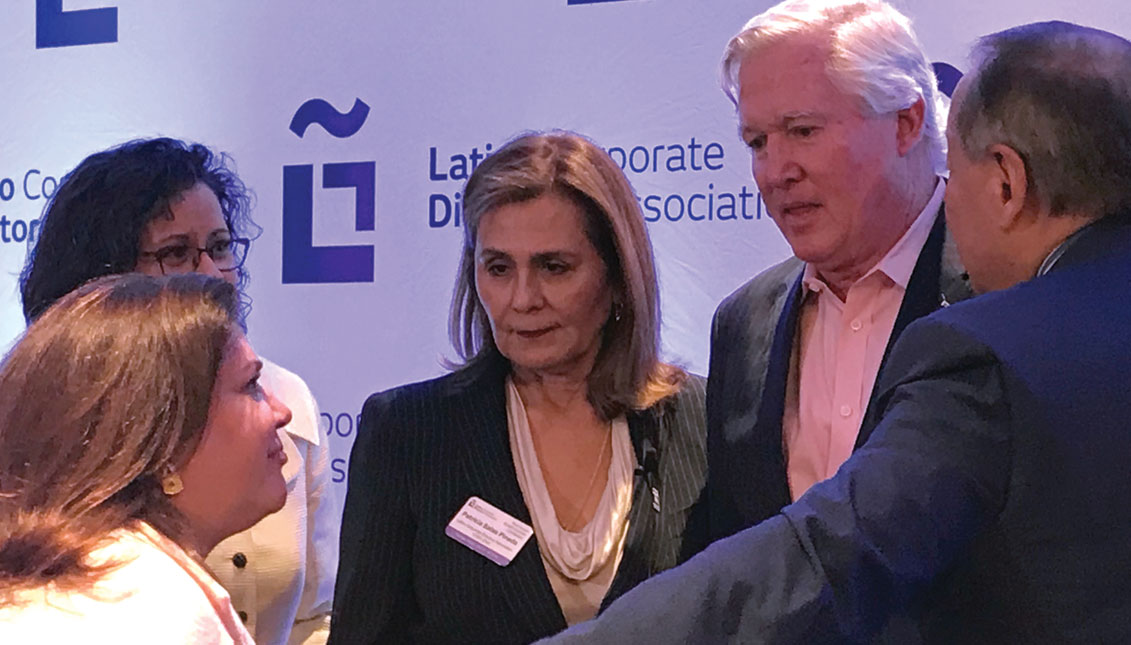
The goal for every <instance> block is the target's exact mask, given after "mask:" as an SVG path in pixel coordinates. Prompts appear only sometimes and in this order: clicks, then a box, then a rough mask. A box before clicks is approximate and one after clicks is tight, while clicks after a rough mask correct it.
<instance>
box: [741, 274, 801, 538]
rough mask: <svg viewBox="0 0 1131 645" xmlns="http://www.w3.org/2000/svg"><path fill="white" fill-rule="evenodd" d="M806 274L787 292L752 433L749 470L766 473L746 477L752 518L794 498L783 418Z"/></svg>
mask: <svg viewBox="0 0 1131 645" xmlns="http://www.w3.org/2000/svg"><path fill="white" fill-rule="evenodd" d="M802 275H804V274H803V273H799V274H798V275H797V278H796V279H795V280H794V282H793V285H792V286H791V287H790V289H789V291H788V292H787V293H786V295H785V302H784V303H783V306H782V312H781V316H779V317H778V322H777V326H776V327H775V328H774V339H773V344H772V345H771V346H770V355H769V358H768V359H767V362H766V380H765V385H764V386H763V388H762V397H761V401H760V403H759V406H758V417H757V420H756V421H755V422H754V430H753V432H752V433H751V435H750V440H751V442H752V444H753V445H752V448H753V449H754V451H755V454H754V455H753V457H754V459H753V460H751V461H750V462H749V463H750V470H749V471H748V472H756V473H764V474H765V476H764V477H761V478H759V479H758V480H757V481H755V480H754V478H750V477H746V478H744V480H745V481H746V482H747V487H748V489H747V491H746V493H747V495H748V497H749V499H750V500H751V503H752V504H753V506H754V508H753V509H752V510H753V513H752V515H748V517H752V518H754V519H755V521H758V522H760V521H762V520H764V519H766V518H768V517H771V516H773V515H775V514H776V513H777V512H778V511H780V510H781V509H782V507H784V506H786V505H788V504H789V503H790V501H791V500H790V493H789V479H788V475H787V473H786V467H785V451H784V443H783V440H782V417H783V416H784V414H785V392H786V387H787V385H788V379H789V366H790V362H791V359H792V356H793V343H794V337H795V336H796V334H797V322H798V320H797V317H798V312H799V311H800V310H801V306H800V305H801V293H802V289H801V279H802Z"/></svg>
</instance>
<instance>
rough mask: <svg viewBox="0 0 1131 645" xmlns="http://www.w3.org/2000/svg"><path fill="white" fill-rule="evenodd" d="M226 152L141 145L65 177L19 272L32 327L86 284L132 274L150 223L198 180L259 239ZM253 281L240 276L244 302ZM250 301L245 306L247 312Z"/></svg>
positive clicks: (172, 142) (227, 215)
mask: <svg viewBox="0 0 1131 645" xmlns="http://www.w3.org/2000/svg"><path fill="white" fill-rule="evenodd" d="M230 166H231V159H230V158H229V157H228V156H227V155H226V154H222V153H221V154H216V153H214V152H212V151H211V150H209V149H208V148H207V147H205V146H203V145H201V144H198V143H193V144H189V143H185V142H184V141H179V140H177V139H168V138H159V139H137V140H135V141H129V142H127V143H123V144H121V145H119V146H116V147H113V148H110V149H109V150H104V151H102V152H97V153H95V154H92V155H90V156H89V157H87V158H86V159H83V160H82V162H81V163H80V164H79V165H78V166H77V167H75V169H74V170H72V171H71V172H69V173H67V175H66V176H65V177H63V179H62V181H61V182H60V184H59V188H58V189H57V190H56V191H55V194H54V195H53V196H52V197H51V199H50V201H48V202H47V205H46V206H45V207H44V211H43V219H42V224H41V226H40V229H39V239H38V241H37V242H36V244H35V246H34V248H32V249H31V252H30V254H29V256H28V260H27V264H26V265H25V266H24V269H23V272H22V273H21V274H20V295H21V297H22V299H23V307H24V317H25V318H26V319H27V320H28V321H29V322H30V321H32V320H34V319H35V318H36V317H38V316H39V314H41V313H43V311H44V310H46V309H47V308H48V307H49V306H51V303H53V302H55V301H56V300H58V299H59V298H61V297H63V295H64V294H66V293H69V292H70V291H71V290H73V289H74V288H75V287H77V286H79V285H80V284H82V283H84V282H86V281H88V280H92V279H94V278H97V277H101V276H104V275H111V274H115V273H125V272H128V271H133V270H134V267H136V266H137V261H138V254H139V252H140V250H141V236H142V232H143V231H144V229H145V227H146V225H148V224H149V223H150V222H151V221H153V220H155V219H157V218H158V217H166V218H168V217H170V216H171V214H170V211H169V205H170V202H172V201H173V200H175V199H176V198H177V197H179V196H180V195H181V194H182V193H184V192H185V191H187V190H189V189H191V188H192V187H193V186H195V185H196V184H197V183H198V182H203V183H204V184H206V185H207V186H208V187H209V188H211V189H212V192H213V193H215V194H216V199H217V200H218V201H219V202H220V210H221V211H222V212H223V213H224V223H225V224H227V226H228V230H230V231H231V232H232V235H234V236H236V237H247V238H253V237H256V236H257V235H258V233H259V227H258V226H256V225H255V223H254V222H252V221H251V216H250V210H251V195H250V193H249V191H248V190H247V188H246V187H245V186H244V184H243V182H241V181H240V179H239V177H237V176H236V174H235V172H234V171H233V170H232V169H231V167H230ZM247 279H248V275H247V272H246V271H245V270H244V269H242V268H241V269H240V270H239V275H238V280H237V284H238V286H239V293H240V297H241V298H246V296H244V293H245V291H246V290H245V289H244V287H245V286H246V284H247ZM248 303H249V301H247V300H246V299H245V300H244V304H243V305H242V308H243V309H244V310H246V309H247V308H248Z"/></svg>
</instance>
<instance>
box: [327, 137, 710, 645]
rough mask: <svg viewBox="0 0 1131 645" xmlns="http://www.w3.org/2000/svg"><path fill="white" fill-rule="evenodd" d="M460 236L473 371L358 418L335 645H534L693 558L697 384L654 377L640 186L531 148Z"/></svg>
mask: <svg viewBox="0 0 1131 645" xmlns="http://www.w3.org/2000/svg"><path fill="white" fill-rule="evenodd" d="M464 217H465V220H464V239H463V249H462V254H461V259H460V264H459V271H458V275H457V278H456V285H455V290H454V293H453V297H452V305H451V319H450V323H449V333H450V335H451V340H452V344H453V345H454V347H455V350H456V352H457V353H458V355H459V357H460V358H461V359H462V364H461V365H459V367H458V369H456V370H455V371H454V372H453V373H451V374H448V375H446V376H443V377H440V378H438V379H435V380H431V381H426V382H423V383H417V384H413V385H407V386H404V387H400V388H397V389H394V390H391V391H388V392H383V393H380V394H375V395H373V396H371V397H370V398H369V400H368V401H367V402H366V404H365V407H364V409H363V411H362V415H361V423H360V425H359V432H358V436H357V440H356V443H355V444H354V448H353V453H352V457H351V464H350V474H349V490H348V493H347V497H346V509H345V516H344V519H343V524H342V552H341V566H340V569H339V572H338V587H337V591H336V594H335V603H334V628H333V631H332V632H331V636H330V639H331V642H332V643H340V644H343V645H344V644H351V645H352V644H356V643H386V642H420V643H455V642H465V643H487V642H491V643H528V642H531V641H533V640H537V639H538V638H540V637H543V636H547V635H550V634H553V633H555V632H557V631H559V630H561V629H564V628H565V627H566V626H567V625H572V624H574V623H577V622H580V621H583V620H587V619H589V618H592V617H593V616H594V615H596V614H597V612H598V611H600V609H601V608H602V607H603V606H605V605H607V604H608V603H609V602H611V601H612V600H613V599H615V598H616V597H618V596H620V595H621V594H623V593H624V592H626V591H628V590H629V589H631V588H632V587H634V586H635V585H636V584H638V583H640V582H641V581H643V580H644V579H646V578H647V577H649V576H651V575H653V574H655V573H657V572H659V571H663V570H664V569H667V568H670V567H673V566H675V565H676V564H678V563H679V562H681V561H682V559H683V558H684V554H683V548H682V547H683V536H684V534H685V531H687V530H688V519H689V515H690V509H691V507H692V504H693V503H694V502H695V501H696V499H697V498H698V496H699V494H700V492H701V489H702V486H703V483H704V479H705V471H706V458H705V447H704V441H705V416H704V414H705V413H704V394H703V391H704V383H703V379H702V378H701V377H696V376H691V375H688V374H687V373H686V372H684V371H683V370H681V369H679V368H677V367H674V366H672V365H668V364H665V363H663V362H661V361H660V359H659V356H658V353H659V325H660V312H659V296H658V288H657V284H656V275H655V267H654V262H653V257H652V248H651V244H650V242H649V240H648V235H647V232H646V229H645V225H644V220H643V218H642V217H641V214H640V208H639V205H638V204H637V201H636V198H635V196H634V193H633V190H632V187H631V186H630V185H629V183H628V180H627V179H626V178H625V177H624V174H623V173H622V172H621V171H620V169H619V168H618V167H617V166H616V164H615V163H614V162H613V161H612V160H611V159H610V158H609V156H608V155H607V154H606V153H605V152H604V151H603V150H601V149H600V148H598V147H597V146H595V145H594V144H593V143H591V142H590V141H588V140H587V139H585V138H583V137H580V136H578V135H575V134H571V133H550V134H531V135H526V136H522V137H519V138H518V139H515V140H514V141H511V142H510V143H508V144H507V145H506V146H505V147H503V148H501V149H499V150H498V151H497V152H495V153H494V154H493V155H492V156H490V157H488V158H487V159H486V160H485V161H483V163H482V164H480V165H479V166H478V168H476V170H475V171H474V172H473V173H472V175H471V177H470V178H469V179H468V182H467V186H466V188H465V190H464Z"/></svg>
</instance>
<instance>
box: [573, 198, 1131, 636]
mask: <svg viewBox="0 0 1131 645" xmlns="http://www.w3.org/2000/svg"><path fill="white" fill-rule="evenodd" d="M1128 215H1129V216H1128V217H1123V218H1122V219H1110V220H1108V221H1101V222H1100V223H1098V224H1095V225H1093V226H1091V227H1089V228H1088V229H1086V230H1085V232H1084V233H1083V234H1082V235H1081V236H1079V237H1078V238H1076V239H1075V241H1074V242H1073V243H1072V244H1071V245H1070V246H1069V247H1068V249H1067V251H1066V252H1065V254H1064V255H1063V256H1062V257H1061V258H1060V260H1059V261H1058V262H1057V264H1056V265H1055V266H1054V268H1053V270H1052V271H1051V272H1050V273H1048V274H1047V275H1044V276H1041V277H1037V278H1035V279H1032V280H1030V281H1028V282H1026V283H1023V284H1021V285H1018V286H1016V287H1014V288H1011V289H1008V290H1005V291H1001V292H996V293H992V294H987V295H984V296H980V297H978V298H973V299H971V300H968V301H966V302H964V303H960V304H957V305H955V306H952V307H949V308H947V309H944V310H941V311H939V312H937V313H935V314H933V315H931V316H928V317H926V318H924V319H922V320H920V321H917V322H915V323H913V324H911V325H910V326H909V327H908V328H907V329H906V330H905V331H904V333H903V335H902V336H901V338H900V340H899V342H898V343H897V345H896V347H895V348H894V350H893V352H892V356H891V359H890V363H889V366H888V368H887V371H886V372H885V375H884V377H883V378H882V380H881V384H880V387H881V394H880V398H879V400H878V406H879V408H880V409H881V410H882V416H881V418H880V419H879V421H878V425H877V426H876V427H875V429H874V430H873V431H872V432H871V436H870V438H869V439H868V441H867V443H865V444H864V446H862V447H861V448H860V449H859V450H857V451H856V452H855V453H854V454H853V455H852V457H851V458H849V459H848V461H847V462H845V464H844V466H843V467H842V468H841V469H840V471H838V472H837V474H836V475H835V476H834V477H832V478H831V479H829V480H826V481H824V482H822V483H820V484H817V485H816V486H814V487H813V488H811V489H810V490H809V492H807V493H806V494H805V495H803V496H802V497H801V499H799V500H798V501H797V502H796V503H795V504H793V505H791V506H788V507H786V508H785V509H784V510H783V512H782V513H781V514H780V515H778V516H775V517H773V518H771V519H770V520H768V521H766V522H763V523H762V524H760V525H758V526H756V527H754V528H752V529H748V530H746V531H743V532H741V533H739V534H737V535H735V536H732V537H730V538H727V539H725V540H722V541H720V542H717V543H715V544H714V545H712V546H711V547H709V548H708V549H707V550H706V551H704V552H703V553H701V554H699V555H698V556H697V557H695V558H693V559H691V560H690V561H689V562H688V563H686V564H685V565H683V566H681V567H679V568H677V569H675V570H672V571H669V572H666V573H664V574H661V575H659V576H657V577H655V578H653V579H652V580H650V581H648V582H645V583H643V584H642V585H640V586H639V587H637V589H635V590H634V591H633V592H632V593H630V594H626V595H625V596H624V597H622V598H621V599H620V600H619V601H618V602H616V603H613V605H612V606H611V607H609V608H608V610H607V611H605V613H604V614H602V615H601V616H600V617H598V618H597V619H595V620H593V621H590V622H588V623H585V624H584V625H579V626H577V627H575V628H574V629H572V630H570V631H569V632H567V633H566V634H564V635H561V636H560V637H559V638H557V639H554V640H553V641H552V642H555V643H571V642H586V643H619V642H650V643H685V642H735V643H812V642H840V641H863V640H866V639H867V638H870V637H871V636H872V635H873V634H875V633H876V631H877V630H878V629H879V628H880V626H881V625H882V623H883V621H884V620H885V618H886V617H887V615H888V614H890V613H892V612H897V611H903V610H906V609H911V610H913V611H914V612H915V613H916V614H917V615H918V616H919V618H920V620H921V630H922V635H923V637H924V639H925V640H926V641H927V642H930V643H1127V642H1131V576H1129V575H1128V572H1129V571H1131V504H1129V503H1128V500H1131V297H1129V296H1128V293H1129V291H1131V214H1128Z"/></svg>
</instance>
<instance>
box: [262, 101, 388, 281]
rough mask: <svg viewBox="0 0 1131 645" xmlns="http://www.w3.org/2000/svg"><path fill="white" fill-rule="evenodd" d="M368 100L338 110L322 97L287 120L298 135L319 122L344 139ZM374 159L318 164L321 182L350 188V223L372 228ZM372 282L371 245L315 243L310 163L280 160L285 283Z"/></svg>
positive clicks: (361, 116)
mask: <svg viewBox="0 0 1131 645" xmlns="http://www.w3.org/2000/svg"><path fill="white" fill-rule="evenodd" d="M368 116H369V106H368V105H366V104H365V102H364V101H362V100H361V99H355V100H354V104H353V108H351V109H350V111H349V112H345V113H343V112H339V111H338V110H336V109H334V106H332V105H330V104H329V103H328V102H326V101H325V100H323V99H310V100H309V101H307V102H305V103H303V104H302V106H300V107H299V109H298V110H297V111H296V112H295V115H294V118H293V119H292V120H291V125H290V130H291V132H293V133H294V134H295V135H296V136H298V137H300V138H301V137H303V136H304V135H305V134H306V130H307V128H308V127H310V126H311V125H312V124H313V125H318V126H321V127H322V129H324V130H325V131H326V132H328V133H329V134H331V135H333V136H335V137H337V138H339V139H345V138H348V137H351V136H353V135H354V134H357V132H358V130H360V129H361V126H363V125H364V124H365V120H366V118H368ZM376 183H377V164H376V162H373V161H354V162H348V163H327V164H323V165H322V187H323V188H353V189H354V191H355V193H354V229H355V230H357V231H372V230H374V228H375V223H376V213H375V210H376ZM331 282H373V245H371V244H355V245H343V246H314V166H313V165H312V164H304V165H297V166H283V284H317V283H331Z"/></svg>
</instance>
